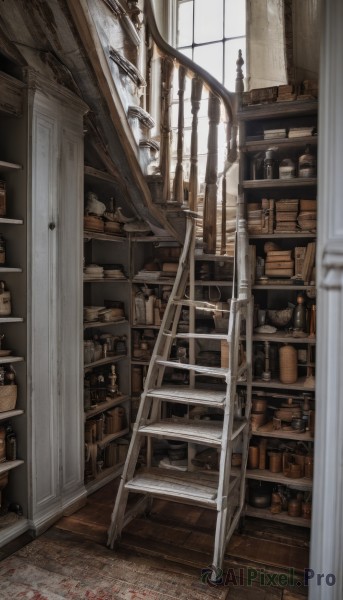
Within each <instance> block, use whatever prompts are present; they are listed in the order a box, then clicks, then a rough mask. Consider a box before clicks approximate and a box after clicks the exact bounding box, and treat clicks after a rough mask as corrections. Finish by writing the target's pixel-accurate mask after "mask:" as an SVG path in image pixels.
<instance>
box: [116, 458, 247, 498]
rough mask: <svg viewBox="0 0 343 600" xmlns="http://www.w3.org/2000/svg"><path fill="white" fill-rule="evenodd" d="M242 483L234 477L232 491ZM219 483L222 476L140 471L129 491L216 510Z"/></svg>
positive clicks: (128, 486)
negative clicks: (237, 484) (236, 485)
mask: <svg viewBox="0 0 343 600" xmlns="http://www.w3.org/2000/svg"><path fill="white" fill-rule="evenodd" d="M239 479H240V477H239V476H238V475H237V474H236V473H235V474H232V477H231V479H230V491H231V490H232V488H233V487H234V485H235V484H236V483H237V481H239ZM218 483H219V478H218V473H213V472H209V471H208V472H200V471H173V470H170V469H160V468H157V467H153V468H150V469H145V470H142V471H138V472H137V473H136V474H135V475H134V477H133V479H131V480H130V481H128V482H127V483H126V484H125V487H126V488H127V489H128V490H130V491H132V492H140V493H145V494H151V495H152V496H155V497H162V498H166V497H167V498H170V499H174V500H175V501H178V502H186V503H187V502H188V503H191V504H199V505H201V506H207V507H209V508H216V507H217V495H218Z"/></svg>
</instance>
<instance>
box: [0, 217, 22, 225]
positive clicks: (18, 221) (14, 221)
mask: <svg viewBox="0 0 343 600" xmlns="http://www.w3.org/2000/svg"><path fill="white" fill-rule="evenodd" d="M23 223H24V221H23V219H10V218H7V217H0V224H3V225H22V224H23Z"/></svg>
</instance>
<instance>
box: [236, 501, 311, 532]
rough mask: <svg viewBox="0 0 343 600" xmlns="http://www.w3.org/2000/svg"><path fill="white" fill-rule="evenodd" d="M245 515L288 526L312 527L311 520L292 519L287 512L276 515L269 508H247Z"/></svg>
mask: <svg viewBox="0 0 343 600" xmlns="http://www.w3.org/2000/svg"><path fill="white" fill-rule="evenodd" d="M245 515H246V516H247V517H255V518H257V519H266V520H268V521H277V522H279V523H285V524H287V525H296V526H297V527H311V520H310V519H303V517H290V516H289V515H288V514H287V513H286V512H285V511H284V512H281V513H279V514H276V515H274V514H272V513H271V512H270V509H269V508H253V507H252V506H247V508H246V510H245Z"/></svg>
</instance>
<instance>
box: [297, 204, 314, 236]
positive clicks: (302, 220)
mask: <svg viewBox="0 0 343 600" xmlns="http://www.w3.org/2000/svg"><path fill="white" fill-rule="evenodd" d="M298 225H299V227H300V229H301V230H302V231H316V229H317V201H316V200H307V199H305V200H300V211H299V215H298Z"/></svg>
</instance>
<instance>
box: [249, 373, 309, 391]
mask: <svg viewBox="0 0 343 600" xmlns="http://www.w3.org/2000/svg"><path fill="white" fill-rule="evenodd" d="M305 379H306V378H305V377H299V378H298V381H296V383H281V382H280V381H279V380H278V379H272V380H271V381H262V380H253V381H252V387H253V388H276V389H280V390H286V394H287V392H288V391H289V390H300V391H302V392H314V391H315V388H312V387H305V386H304V383H305ZM240 385H241V384H240Z"/></svg>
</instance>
